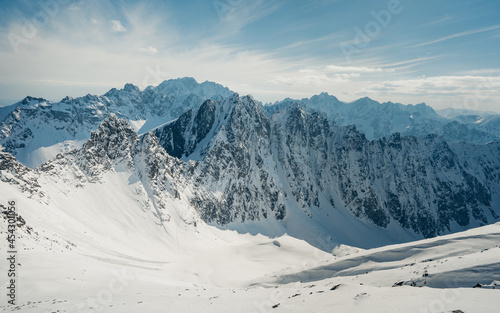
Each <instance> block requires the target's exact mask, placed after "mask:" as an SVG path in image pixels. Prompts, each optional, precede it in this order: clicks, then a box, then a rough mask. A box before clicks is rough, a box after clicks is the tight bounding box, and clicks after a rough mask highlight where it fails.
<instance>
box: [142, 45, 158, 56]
mask: <svg viewBox="0 0 500 313" xmlns="http://www.w3.org/2000/svg"><path fill="white" fill-rule="evenodd" d="M139 51H141V52H144V53H145V54H150V55H155V54H157V53H158V49H156V48H155V47H152V46H149V47H147V48H139Z"/></svg>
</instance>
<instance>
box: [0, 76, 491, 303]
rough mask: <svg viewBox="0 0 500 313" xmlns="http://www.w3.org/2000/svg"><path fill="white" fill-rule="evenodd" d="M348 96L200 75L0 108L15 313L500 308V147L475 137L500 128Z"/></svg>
mask: <svg viewBox="0 0 500 313" xmlns="http://www.w3.org/2000/svg"><path fill="white" fill-rule="evenodd" d="M332 99H333V97H331V96H328V95H326V94H321V95H319V96H316V97H313V98H311V99H304V100H301V101H295V100H290V99H288V100H285V101H283V102H281V103H277V104H275V105H272V106H268V105H267V106H263V105H262V104H261V103H260V102H258V101H257V100H256V99H254V98H253V97H252V96H240V95H239V94H237V93H234V92H232V91H230V90H229V89H227V88H225V87H223V86H221V85H218V84H215V83H210V82H206V83H202V84H198V83H197V82H196V81H194V80H193V79H189V78H184V79H177V80H171V81H166V82H164V83H162V84H160V85H159V86H158V87H154V88H153V87H149V88H147V89H146V90H144V91H140V90H139V89H138V88H137V87H135V86H133V85H126V86H125V88H123V89H121V90H116V89H112V90H111V91H109V92H108V93H106V94H105V95H103V96H99V97H97V96H90V95H88V96H85V97H82V98H76V99H70V98H66V99H63V100H62V101H61V102H57V103H52V102H49V101H46V100H43V99H38V98H32V97H27V98H26V99H25V100H23V101H22V102H20V103H17V104H15V105H13V106H10V107H6V108H2V109H0V117H1V118H2V120H3V122H2V125H1V127H2V133H1V137H0V138H1V140H0V143H1V145H2V149H0V217H3V218H0V236H2V237H4V235H5V234H7V233H8V228H7V225H8V212H7V211H6V204H5V201H10V200H15V202H16V203H17V206H18V211H17V215H16V218H15V221H16V225H17V228H16V236H17V240H18V243H17V245H18V250H19V251H20V252H19V255H20V261H19V264H18V266H19V268H20V270H22V275H21V277H20V278H19V280H18V281H19V282H20V285H19V287H18V291H19V299H20V301H19V302H18V303H19V305H18V308H17V310H19V311H23V312H40V311H42V310H49V309H50V310H52V311H51V312H53V311H57V310H58V309H59V310H60V311H64V310H66V311H67V312H95V311H99V312H101V311H102V312H137V311H147V312H157V311H158V312H159V311H163V310H164V309H165V307H166V306H168V307H169V308H171V309H172V310H177V311H206V306H212V305H213V306H214V310H216V311H222V312H226V311H227V312H229V311H231V312H233V311H234V305H231V303H234V301H239V302H240V303H242V304H243V306H242V307H241V310H240V311H241V312H264V311H265V312H269V311H276V312H279V311H283V312H295V311H297V312H303V311H306V310H308V309H310V308H314V310H318V311H321V312H323V311H328V310H329V309H331V308H336V309H338V311H341V312H352V311H353V309H352V308H353V307H354V306H356V307H358V308H359V310H360V311H367V310H369V309H371V308H372V307H374V306H377V307H379V308H381V310H382V311H387V312H397V311H400V310H402V309H403V308H404V310H406V311H422V312H427V311H429V310H430V311H432V310H433V309H434V308H435V307H434V304H432V303H434V302H435V301H437V300H436V299H437V298H436V296H435V290H437V289H442V290H443V292H444V290H448V291H449V290H452V291H453V292H457V293H459V295H465V296H466V297H475V298H476V299H481V301H482V303H481V304H480V305H477V303H476V304H474V303H472V302H471V301H466V300H464V299H465V298H466V297H465V298H464V297H460V296H456V297H453V301H448V299H450V297H447V298H446V299H445V300H442V299H441V300H440V301H441V302H439V303H438V304H439V305H440V308H443V309H442V311H445V309H446V310H447V311H449V312H452V310H456V309H461V310H465V311H464V312H468V310H469V311H471V310H472V311H473V310H474V309H478V308H479V310H480V311H481V312H496V310H497V308H498V306H497V305H496V304H495V303H494V301H495V300H496V299H497V295H496V294H495V293H493V292H496V291H494V290H486V289H494V288H498V287H497V286H498V283H499V282H500V276H499V274H498V271H499V267H498V257H499V251H500V250H499V249H498V238H499V236H500V235H499V231H498V227H499V225H498V223H497V224H495V222H497V221H498V219H499V218H500V142H498V141H491V142H488V143H482V144H479V143H475V141H479V142H482V141H486V139H485V138H486V137H487V136H493V137H492V138H494V134H495V132H498V128H497V127H496V126H495V125H496V124H495V123H496V118H497V117H496V116H495V115H491V114H484V115H483V114H477V113H476V112H474V114H468V115H467V114H463V113H464V112H461V113H459V114H453V112H447V114H448V115H447V116H448V117H442V116H438V115H437V114H436V113H435V112H434V111H433V110H432V109H431V108H430V107H428V106H426V105H424V104H421V105H417V106H403V105H400V104H392V103H385V104H377V103H376V102H374V101H373V100H370V99H367V98H365V99H361V100H359V101H357V102H354V103H351V104H346V103H341V102H340V101H338V100H337V102H338V103H337V104H333V105H332V106H331V107H330V106H327V105H326V104H325V103H328V101H334V100H332ZM383 112H385V114H384V113H383ZM468 113H471V112H468ZM443 115H444V114H443ZM376 116H378V117H379V118H380V121H378V120H376V118H375V117H376ZM408 121H414V122H413V124H411V125H410V128H408V125H407V124H405V123H406V122H408ZM353 124H355V125H353ZM358 124H359V125H358ZM449 124H452V125H455V124H456V125H459V128H460V129H462V128H463V127H465V129H466V130H465V133H464V134H465V135H464V136H465V137H463V138H461V139H464V138H465V140H461V139H460V140H447V139H450V137H449V136H451V135H449V136H447V135H446V134H447V133H446V132H442V131H443V129H449V128H447V127H448V126H447V125H449ZM439 125H441V126H443V127H442V128H440V127H441V126H439ZM472 125H476V126H472ZM433 127H434V130H438V131H439V132H441V133H440V134H433V133H432V132H431V131H430V130H431V129H432V128H433ZM450 127H451V126H450ZM474 127H477V128H474ZM405 129H406V131H405ZM450 129H451V128H450ZM398 130H401V131H402V133H405V134H407V135H403V134H401V133H400V132H397V131H398ZM475 130H477V133H475V132H474V131H475ZM450 132H451V131H450ZM409 133H411V134H414V135H408V134H409ZM450 134H452V132H451V133H450ZM453 134H454V135H453V136H456V137H457V138H458V137H460V136H462V135H461V134H457V133H453ZM474 134H480V135H478V136H479V137H477V138H483V139H484V140H472V139H474V138H476V137H474V136H475V135H474ZM481 136H482V137H481ZM485 136H486V137H485ZM477 138H476V139H477ZM489 224H493V225H489ZM485 225H489V226H485ZM475 227H481V228H478V229H474V230H469V231H467V232H464V233H457V232H460V231H465V230H468V229H471V228H475ZM451 233H453V234H451ZM446 234H448V235H447V236H446V237H439V238H433V239H427V240H423V241H417V242H412V241H415V240H419V239H424V238H430V237H435V236H439V235H446ZM450 234H451V235H450ZM0 243H1V245H0V247H1V249H2V251H7V250H8V249H7V245H6V241H5V240H0ZM401 243H403V244H401ZM392 244H399V245H396V246H387V247H383V246H385V245H392ZM364 249H369V250H366V251H365V250H364ZM21 266H22V267H21ZM0 269H1V270H2V271H0V272H1V273H2V274H4V270H5V271H6V270H7V267H6V266H5V264H4V263H0ZM118 283H119V284H120V285H119V286H120V288H119V289H117V288H116V287H117V286H118ZM110 286H111V287H110ZM474 286H475V287H482V288H481V289H482V290H477V289H473V288H472V287H474ZM393 287H394V288H393ZM396 287H397V288H396ZM415 287H423V288H415ZM111 288H112V289H111ZM117 290H118V291H117ZM271 291H273V292H271ZM490 291H491V292H490ZM275 292H276V293H275ZM104 294H105V295H107V296H108V297H107V298H104V296H103V295H104ZM109 295H111V296H109ZM159 295H162V296H163V297H159ZM415 295H417V297H415ZM4 297H5V294H4V293H3V294H2V295H1V297H0V301H2V302H1V304H0V309H4V311H6V310H10V308H11V307H2V305H3V303H5V301H4V300H5V299H4ZM109 297H111V298H109ZM160 298H161V299H163V300H158V299H160ZM155 299H156V300H155ZM235 299H237V300H235ZM345 299H349V303H347V304H346V303H345ZM387 299H390V302H391V305H387V304H385V303H386V302H388V301H387ZM402 299H406V300H404V301H403V300H402ZM408 299H419V301H417V300H414V301H413V302H412V301H410V302H408V301H409V300H408ZM422 299H424V300H425V301H427V302H425V301H424V302H425V303H422V302H421V301H422ZM162 301H166V302H165V303H164V302H162ZM426 303H427V304H426Z"/></svg>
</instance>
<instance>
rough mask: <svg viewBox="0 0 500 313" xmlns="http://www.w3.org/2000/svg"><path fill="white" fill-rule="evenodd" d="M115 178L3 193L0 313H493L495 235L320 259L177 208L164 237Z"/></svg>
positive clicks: (489, 231) (498, 232)
mask: <svg viewBox="0 0 500 313" xmlns="http://www.w3.org/2000/svg"><path fill="white" fill-rule="evenodd" d="M114 177H115V180H113V179H111V178H109V180H108V179H105V180H103V181H104V183H102V184H89V185H87V186H86V188H72V187H65V186H63V185H61V184H50V183H48V182H44V181H42V182H41V183H43V184H44V187H45V188H44V190H46V192H47V194H48V195H50V199H47V198H43V199H42V200H40V201H39V200H36V199H29V198H27V197H26V196H25V195H24V194H23V193H21V192H19V191H18V189H17V187H15V186H13V185H10V184H2V189H1V190H0V196H1V198H2V199H7V198H9V197H11V198H13V199H18V202H17V210H18V213H19V214H21V215H22V216H23V218H24V219H25V220H26V225H24V226H21V227H20V228H18V229H17V230H16V239H17V240H16V249H17V251H18V253H17V255H16V263H17V264H16V275H17V277H16V278H17V280H16V288H17V289H16V304H15V305H14V306H12V305H8V304H7V303H8V302H7V301H8V300H9V299H8V298H7V291H8V281H7V279H8V277H7V271H8V268H9V263H8V261H7V258H8V256H9V254H8V253H7V251H8V250H9V249H8V246H7V240H6V238H7V220H6V219H4V218H0V248H1V250H0V251H1V260H0V277H1V288H2V292H0V312H11V311H16V312H33V313H39V312H119V313H129V312H130V313H132V312H133V313H137V312H147V313H154V312H286V313H288V312H454V311H455V312H460V311H462V312H466V313H467V312H492V313H493V312H500V311H499V308H500V289H499V287H500V286H496V285H495V284H500V223H497V224H494V225H490V226H485V227H481V228H476V229H472V230H469V231H467V232H462V233H456V234H452V235H447V236H442V237H437V238H433V239H427V240H422V241H415V242H410V243H405V244H399V245H392V246H384V247H380V248H375V249H369V250H362V249H357V248H353V247H348V246H339V247H338V248H336V249H334V250H333V251H332V252H331V253H330V252H325V251H323V250H320V249H317V248H315V247H314V246H312V245H310V244H309V243H307V242H306V241H304V240H300V239H297V238H294V237H291V236H288V235H277V236H272V237H269V236H264V235H252V234H250V233H244V232H243V231H239V232H236V231H229V230H222V229H219V228H217V227H214V226H210V225H207V224H205V223H203V222H202V221H200V220H199V219H197V218H196V217H193V215H192V212H189V210H188V209H187V206H186V205H184V204H183V203H182V201H181V202H179V203H177V202H172V203H170V204H169V206H170V209H171V210H170V212H171V215H170V216H168V217H167V216H165V217H164V220H163V225H162V224H161V223H159V222H158V221H159V219H158V218H157V216H155V210H154V209H153V208H151V207H150V206H149V205H148V202H147V199H148V196H147V194H146V193H144V192H142V191H141V190H139V189H140V188H139V187H140V185H139V184H138V183H137V182H135V181H134V180H131V179H129V178H128V176H126V175H125V176H124V177H126V180H125V181H126V183H123V182H122V183H120V181H122V180H123V178H116V177H119V175H117V176H114ZM263 223H264V222H263ZM28 226H29V227H30V228H28ZM264 227H267V228H268V229H269V228H272V227H277V226H276V225H274V224H270V225H267V226H266V225H264ZM353 231H355V230H353ZM252 233H254V232H252ZM268 233H269V232H268ZM276 233H279V232H276ZM477 284H480V285H482V288H473V287H474V286H476V285H477ZM457 310H460V311H457Z"/></svg>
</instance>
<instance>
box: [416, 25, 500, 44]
mask: <svg viewBox="0 0 500 313" xmlns="http://www.w3.org/2000/svg"><path fill="white" fill-rule="evenodd" d="M499 28H500V25H495V26H491V27H486V28H481V29H476V30H469V31H465V32H461V33H458V34H453V35H451V36H447V37H443V38H439V39H436V40H432V41H428V42H424V43H420V44H418V45H414V46H412V47H422V46H427V45H431V44H434V43H438V42H441V41H445V40H448V39H453V38H458V37H463V36H469V35H475V34H479V33H484V32H488V31H492V30H495V29H499Z"/></svg>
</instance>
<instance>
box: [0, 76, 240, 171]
mask: <svg viewBox="0 0 500 313" xmlns="http://www.w3.org/2000/svg"><path fill="white" fill-rule="evenodd" d="M231 94H232V92H231V91H230V90H229V89H227V88H225V87H223V86H221V85H218V84H215V83H211V82H204V83H202V84H198V83H197V82H196V81H195V80H194V79H192V78H182V79H176V80H168V81H165V82H163V83H162V84H160V85H159V86H157V87H148V88H146V89H145V90H144V91H140V90H139V88H138V87H136V86H134V85H132V84H127V85H125V87H124V88H123V89H121V90H117V89H111V90H110V91H109V92H107V93H106V94H104V95H103V96H92V95H87V96H85V97H80V98H75V99H73V98H70V97H66V98H64V99H63V100H61V101H60V102H57V103H54V102H50V101H47V100H45V99H42V98H33V97H26V98H25V99H24V100H23V101H21V102H19V103H16V104H14V105H12V106H10V107H5V108H0V118H1V120H0V122H1V124H0V130H1V131H0V144H1V145H2V147H3V149H4V151H6V152H9V153H10V154H12V155H14V156H16V157H17V158H18V160H19V161H20V162H21V163H23V164H24V165H26V166H29V167H32V168H34V167H36V166H38V165H40V164H42V163H44V162H46V161H48V160H49V159H51V158H53V157H55V155H56V154H58V153H61V152H69V151H71V150H73V149H75V148H79V147H81V146H82V144H83V143H84V142H85V141H86V140H87V139H88V138H89V137H90V132H91V131H92V130H94V129H96V128H97V127H98V126H99V124H100V123H101V122H102V121H103V120H104V119H105V117H106V116H107V115H109V114H110V113H113V114H116V115H117V116H119V117H120V118H124V119H127V120H128V121H130V123H131V124H132V125H133V126H134V129H135V130H136V131H138V132H140V133H144V132H147V131H149V130H151V129H153V128H155V127H157V126H158V125H161V124H163V123H165V122H167V121H170V120H172V119H174V118H177V117H178V116H180V115H181V114H182V113H184V112H186V111H187V110H189V109H191V108H197V107H199V106H200V104H201V103H203V101H205V100H206V99H214V100H220V99H224V98H226V97H228V96H230V95H231Z"/></svg>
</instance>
